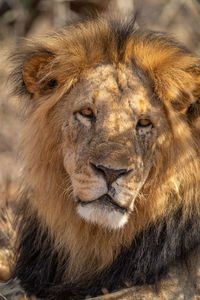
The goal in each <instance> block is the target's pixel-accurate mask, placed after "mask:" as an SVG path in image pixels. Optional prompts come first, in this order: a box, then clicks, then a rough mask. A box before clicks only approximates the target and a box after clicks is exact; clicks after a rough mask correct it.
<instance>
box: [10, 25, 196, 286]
mask: <svg viewBox="0 0 200 300" xmlns="http://www.w3.org/2000/svg"><path fill="white" fill-rule="evenodd" d="M16 57H17V61H18V62H19V63H18V68H17V69H16V70H15V71H14V73H13V76H14V79H15V80H16V83H17V84H16V89H17V91H18V92H21V93H22V94H23V95H25V96H26V98H27V97H28V98H29V99H28V100H27V101H26V102H27V103H28V102H30V107H29V113H28V116H27V120H26V127H25V132H24V141H23V145H22V152H23V159H24V161H25V166H24V178H25V183H26V188H27V190H29V191H31V193H32V195H31V196H30V199H29V200H26V202H27V201H28V207H29V209H28V210H26V214H27V211H28V217H27V215H26V216H25V213H24V219H26V221H22V223H23V227H24V224H28V223H30V219H31V216H32V215H33V212H34V216H37V217H36V218H37V220H39V221H38V222H39V224H42V225H40V227H41V228H45V230H47V231H48V236H50V237H51V240H52V241H53V243H54V245H55V249H57V251H58V252H59V251H61V252H62V253H63V249H64V253H65V256H66V257H67V262H68V267H67V268H66V269H67V271H66V272H64V273H65V278H68V280H69V278H70V281H72V282H73V281H74V282H76V281H77V278H79V277H80V278H82V277H83V274H84V276H86V274H87V276H89V275H88V274H90V276H91V274H94V273H96V272H99V270H102V269H104V268H107V267H108V266H109V265H110V264H111V263H112V261H114V260H115V259H116V258H117V257H118V255H119V253H121V249H122V247H130V245H131V244H132V243H133V240H134V238H136V237H137V236H138V235H139V234H140V233H141V232H147V231H146V230H148V228H150V227H151V226H155V224H158V223H159V222H160V223H162V224H164V223H165V224H166V223H167V220H171V221H170V222H171V223H170V224H174V225H173V226H171V230H172V227H173V230H174V232H175V231H176V226H177V224H175V223H173V222H174V221H173V222H172V220H175V217H174V216H175V215H176V220H179V221H180V224H186V223H187V222H188V220H190V218H191V216H194V214H195V216H197V217H195V222H196V223H198V221H197V220H198V216H199V209H200V205H199V195H200V193H199V167H200V164H199V149H200V139H199V129H198V127H197V125H196V123H195V122H196V120H197V119H198V116H199V100H198V99H199V96H200V65H199V64H200V62H199V59H198V58H196V57H195V56H193V55H192V54H191V53H190V52H189V51H188V50H186V49H185V48H184V47H182V46H179V45H178V43H176V42H175V41H174V40H173V39H171V38H169V37H168V36H167V35H165V34H162V33H155V32H148V31H142V30H139V29H135V28H134V24H133V23H132V22H131V21H125V22H121V21H115V20H102V19H99V20H95V21H88V22H85V23H83V24H78V25H76V26H71V27H69V28H68V29H66V30H63V31H62V32H60V33H58V34H55V35H51V36H49V37H46V39H42V40H41V39H39V40H35V41H33V42H31V43H30V44H29V45H27V44H26V45H25V46H23V47H22V48H20V49H19V53H17V54H16V55H15V59H16ZM180 211H181V217H177V214H178V212H179V214H178V216H180ZM29 218H30V219H29ZM22 220H23V219H22ZM179 221H178V222H179ZM160 223H159V224H160ZM29 227H30V226H29ZM183 227H184V226H183ZM24 228H26V226H25V227H24ZM41 228H40V230H41ZM166 228H167V227H166ZM29 229H30V228H29ZM26 230H27V229H26ZM42 230H43V229H42ZM163 230H164V229H163ZM173 230H172V231H173ZM160 232H162V230H160ZM168 234H169V232H168ZM171 234H172V233H171ZM169 235H170V234H169ZM21 240H23V243H22V242H21V247H24V246H22V244H24V243H25V242H24V238H23V237H22V238H21ZM177 243H178V240H177ZM195 243H196V240H195ZM135 247H136V246H135ZM191 247H192V246H191ZM189 248H190V247H189ZM174 251H175V250H174ZM22 252H23V251H22ZM172 256H173V255H172ZM19 261H20V260H19ZM22 264H23V263H22ZM19 266H20V263H18V268H20V267H19ZM66 274H67V275H66ZM80 274H81V275H80ZM18 276H19V274H18ZM81 276H82V277H81ZM87 276H86V277H87Z"/></svg>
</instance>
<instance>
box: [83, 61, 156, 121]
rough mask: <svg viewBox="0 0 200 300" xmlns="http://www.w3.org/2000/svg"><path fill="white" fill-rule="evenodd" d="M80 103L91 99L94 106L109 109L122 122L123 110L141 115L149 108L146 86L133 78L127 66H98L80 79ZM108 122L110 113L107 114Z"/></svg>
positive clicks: (145, 83) (125, 116)
mask: <svg viewBox="0 0 200 300" xmlns="http://www.w3.org/2000/svg"><path fill="white" fill-rule="evenodd" d="M82 85H83V86H82V89H83V88H84V94H82V101H84V100H85V98H86V99H87V101H88V99H92V101H93V102H94V103H95V104H97V105H98V103H102V104H103V105H104V106H110V107H111V106H112V109H114V110H115V111H116V112H117V113H119V112H120V111H121V112H122V115H121V118H123V116H124V118H125V119H126V121H127V114H125V111H126V112H128V111H133V112H135V113H137V114H145V113H147V112H148V111H149V110H150V109H151V107H152V104H151V102H152V90H151V87H150V83H149V82H147V80H146V79H145V78H144V80H143V79H141V78H139V77H138V76H137V74H136V72H134V70H133V69H132V68H130V67H129V66H125V65H119V66H117V67H116V66H113V65H109V64H108V65H100V66H97V67H96V68H94V69H93V70H91V71H90V73H89V74H88V73H87V74H84V75H83V77H82ZM110 118H111V121H112V120H113V114H111V115H110Z"/></svg>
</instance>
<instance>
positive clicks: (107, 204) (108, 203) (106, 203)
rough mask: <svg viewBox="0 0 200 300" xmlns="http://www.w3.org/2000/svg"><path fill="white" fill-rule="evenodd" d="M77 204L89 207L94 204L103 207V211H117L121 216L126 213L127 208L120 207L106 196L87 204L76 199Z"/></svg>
mask: <svg viewBox="0 0 200 300" xmlns="http://www.w3.org/2000/svg"><path fill="white" fill-rule="evenodd" d="M77 203H78V204H80V205H81V206H89V205H91V204H96V205H98V206H100V207H103V208H104V209H105V208H107V209H109V210H117V211H119V212H120V213H121V214H124V213H127V212H128V208H126V207H122V206H120V205H119V204H118V203H116V202H115V201H114V200H113V199H112V197H110V196H109V195H108V194H104V195H102V196H101V197H99V198H97V199H95V200H92V201H89V202H86V201H82V200H81V199H80V198H77Z"/></svg>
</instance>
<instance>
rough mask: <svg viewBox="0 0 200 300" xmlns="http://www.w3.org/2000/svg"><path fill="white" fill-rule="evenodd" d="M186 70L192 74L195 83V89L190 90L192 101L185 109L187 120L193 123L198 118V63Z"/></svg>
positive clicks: (199, 110) (199, 101) (199, 83)
mask: <svg viewBox="0 0 200 300" xmlns="http://www.w3.org/2000/svg"><path fill="white" fill-rule="evenodd" d="M187 71H188V72H189V73H190V74H191V75H192V78H193V82H194V83H195V89H194V91H193V92H192V99H193V102H192V103H191V104H190V105H189V107H188V108H187V110H186V115H187V118H188V120H189V121H190V122H192V123H193V122H195V121H196V120H197V119H198V118H200V64H199V65H195V66H193V67H191V68H189V69H188V70H187Z"/></svg>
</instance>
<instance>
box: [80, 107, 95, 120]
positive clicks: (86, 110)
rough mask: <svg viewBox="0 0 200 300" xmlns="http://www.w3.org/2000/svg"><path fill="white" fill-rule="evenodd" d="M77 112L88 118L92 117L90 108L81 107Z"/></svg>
mask: <svg viewBox="0 0 200 300" xmlns="http://www.w3.org/2000/svg"><path fill="white" fill-rule="evenodd" d="M79 114H80V115H81V116H83V117H85V118H88V119H92V118H93V117H94V114H93V111H92V110H91V109H90V108H84V109H82V110H81V111H79Z"/></svg>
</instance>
